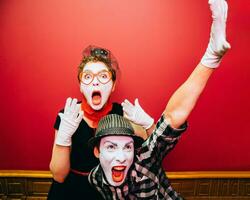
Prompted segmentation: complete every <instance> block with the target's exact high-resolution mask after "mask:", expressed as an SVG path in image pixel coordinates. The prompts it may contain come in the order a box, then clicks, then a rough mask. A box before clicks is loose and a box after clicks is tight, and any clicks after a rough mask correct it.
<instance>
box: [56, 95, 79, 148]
mask: <svg viewBox="0 0 250 200" xmlns="http://www.w3.org/2000/svg"><path fill="white" fill-rule="evenodd" d="M58 115H59V116H60V118H61V123H60V126H59V129H58V132H57V136H56V140H55V143H56V144H58V145H61V146H70V145H71V137H72V135H73V134H74V133H75V131H76V129H77V128H78V126H79V124H80V122H81V120H82V116H83V111H80V105H79V104H77V99H73V100H72V98H70V97H69V98H68V99H67V100H66V104H65V107H64V113H59V114H58Z"/></svg>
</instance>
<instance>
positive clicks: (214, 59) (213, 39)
mask: <svg viewBox="0 0 250 200" xmlns="http://www.w3.org/2000/svg"><path fill="white" fill-rule="evenodd" d="M208 3H209V4H210V10H211V11H212V18H213V23H212V26H211V32H210V40H209V44H208V47H207V50H206V52H205V54H204V56H203V58H202V59H201V64H202V65H205V66H206V67H209V68H217V67H218V66H219V64H220V62H221V58H222V56H223V55H224V54H225V53H226V52H227V50H228V49H230V48H231V47H230V44H229V43H228V42H227V41H226V21H227V10H228V5H227V2H226V1H225V0H209V2H208Z"/></svg>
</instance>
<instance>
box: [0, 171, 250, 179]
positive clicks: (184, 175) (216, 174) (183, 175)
mask: <svg viewBox="0 0 250 200" xmlns="http://www.w3.org/2000/svg"><path fill="white" fill-rule="evenodd" d="M167 176H168V178H170V179H198V178H201V179H203V178H250V171H189V172H187V171H184V172H167ZM0 177H25V178H52V174H51V173H50V171H34V170H0Z"/></svg>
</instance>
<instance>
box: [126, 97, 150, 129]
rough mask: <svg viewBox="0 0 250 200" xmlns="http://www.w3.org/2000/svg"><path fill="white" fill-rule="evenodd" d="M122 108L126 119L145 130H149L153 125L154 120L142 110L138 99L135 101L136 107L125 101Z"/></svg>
mask: <svg viewBox="0 0 250 200" xmlns="http://www.w3.org/2000/svg"><path fill="white" fill-rule="evenodd" d="M122 107H123V111H124V117H126V118H127V119H128V120H130V121H132V122H134V123H135V124H138V125H140V126H142V127H143V128H145V129H149V128H150V127H151V126H152V125H153V123H154V119H153V118H152V117H150V116H149V115H148V114H147V113H146V112H145V111H144V110H143V109H142V107H141V106H140V104H139V101H138V99H135V105H133V104H132V103H130V102H129V101H128V100H127V99H125V100H124V101H123V102H122Z"/></svg>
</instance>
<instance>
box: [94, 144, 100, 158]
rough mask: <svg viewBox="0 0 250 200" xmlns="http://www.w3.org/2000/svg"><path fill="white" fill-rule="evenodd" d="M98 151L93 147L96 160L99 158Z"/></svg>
mask: <svg viewBox="0 0 250 200" xmlns="http://www.w3.org/2000/svg"><path fill="white" fill-rule="evenodd" d="M99 154H100V151H99V149H98V148H97V147H94V155H95V157H96V158H99Z"/></svg>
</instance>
